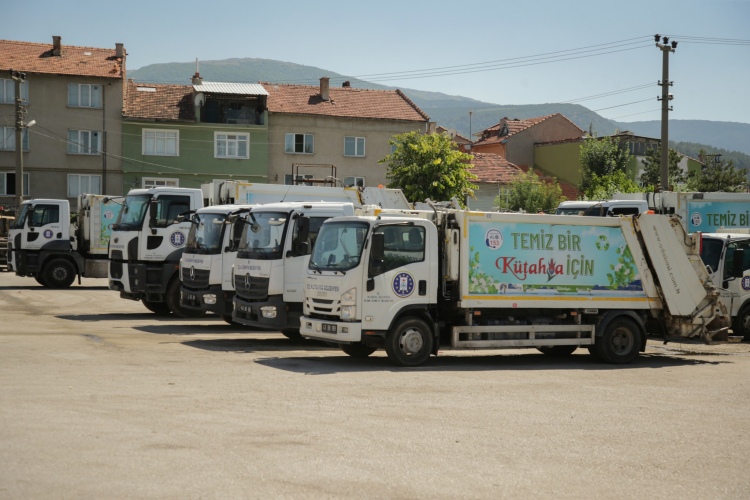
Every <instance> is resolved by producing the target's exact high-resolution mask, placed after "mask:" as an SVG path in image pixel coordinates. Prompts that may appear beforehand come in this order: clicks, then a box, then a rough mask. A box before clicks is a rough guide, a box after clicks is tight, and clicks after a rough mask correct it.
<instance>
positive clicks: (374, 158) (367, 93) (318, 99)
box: [263, 78, 429, 186]
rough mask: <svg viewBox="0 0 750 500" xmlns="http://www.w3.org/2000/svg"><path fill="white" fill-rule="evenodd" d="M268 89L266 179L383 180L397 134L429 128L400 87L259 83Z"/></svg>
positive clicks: (287, 181)
mask: <svg viewBox="0 0 750 500" xmlns="http://www.w3.org/2000/svg"><path fill="white" fill-rule="evenodd" d="M263 86H264V88H265V89H266V91H268V113H269V117H268V138H269V148H268V159H269V162H268V163H269V165H268V182H269V183H272V184H290V183H292V182H293V180H294V176H297V181H298V182H301V181H303V180H305V182H309V183H316V184H322V183H323V182H324V181H325V179H326V178H330V177H335V178H336V179H338V180H339V181H340V182H341V183H343V184H345V185H361V186H377V185H379V184H383V185H385V184H386V172H387V165H385V164H379V163H378V161H380V160H382V159H383V158H385V157H386V156H387V155H388V154H390V153H391V146H390V144H389V143H388V141H389V140H390V139H391V138H392V137H393V136H394V135H396V134H401V133H405V132H411V131H414V130H416V131H420V132H422V133H427V132H428V127H429V117H428V116H427V115H426V114H425V113H424V112H423V111H422V110H420V109H419V107H417V106H416V105H415V104H414V103H413V102H412V101H411V100H409V98H408V97H406V95H404V94H403V93H402V92H401V91H400V90H366V89H357V88H353V87H351V86H349V84H348V83H346V82H345V83H344V85H343V86H342V87H335V88H331V87H329V79H328V78H321V79H320V86H309V85H280V84H274V83H263Z"/></svg>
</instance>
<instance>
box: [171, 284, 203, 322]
mask: <svg viewBox="0 0 750 500" xmlns="http://www.w3.org/2000/svg"><path fill="white" fill-rule="evenodd" d="M165 302H166V304H167V307H168V308H169V310H170V311H172V314H174V315H175V316H176V317H178V318H200V317H201V316H205V315H206V311H201V310H196V309H188V308H186V307H182V306H181V305H180V280H179V279H178V278H172V281H171V282H170V283H169V286H168V287H167V296H166V300H165Z"/></svg>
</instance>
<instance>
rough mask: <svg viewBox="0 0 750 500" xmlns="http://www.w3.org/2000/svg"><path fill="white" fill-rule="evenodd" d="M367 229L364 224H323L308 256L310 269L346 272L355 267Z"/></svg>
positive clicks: (348, 222) (360, 254) (360, 255)
mask: <svg viewBox="0 0 750 500" xmlns="http://www.w3.org/2000/svg"><path fill="white" fill-rule="evenodd" d="M368 228H369V225H368V224H367V223H366V222H354V221H347V222H328V223H326V224H323V227H322V228H321V229H320V232H319V233H318V238H317V239H316V240H315V246H314V247H313V251H312V255H310V266H309V267H310V269H315V270H321V269H322V270H328V271H347V270H349V269H353V268H355V267H357V266H358V265H359V261H360V258H361V257H362V249H363V247H364V242H365V236H367V229H368Z"/></svg>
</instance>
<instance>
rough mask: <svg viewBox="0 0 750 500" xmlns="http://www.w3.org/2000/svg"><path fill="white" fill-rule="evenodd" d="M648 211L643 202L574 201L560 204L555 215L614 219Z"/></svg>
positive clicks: (645, 203) (646, 204) (646, 203)
mask: <svg viewBox="0 0 750 500" xmlns="http://www.w3.org/2000/svg"><path fill="white" fill-rule="evenodd" d="M648 210H649V208H648V202H646V201H645V200H601V201H591V200H588V201H583V200H576V201H563V202H561V203H560V205H558V207H557V210H556V211H555V214H556V215H587V216H593V217H616V216H618V215H639V214H642V213H645V212H647V211H648Z"/></svg>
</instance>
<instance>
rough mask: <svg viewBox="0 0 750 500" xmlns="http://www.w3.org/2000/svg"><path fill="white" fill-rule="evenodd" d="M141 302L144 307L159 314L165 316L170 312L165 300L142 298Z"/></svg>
mask: <svg viewBox="0 0 750 500" xmlns="http://www.w3.org/2000/svg"><path fill="white" fill-rule="evenodd" d="M141 302H143V305H144V306H145V307H146V309H148V310H149V311H151V312H152V313H155V314H158V315H159V316H166V315H167V314H169V313H170V312H171V311H170V310H169V306H168V305H167V303H166V302H157V301H154V300H143V301H141Z"/></svg>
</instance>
